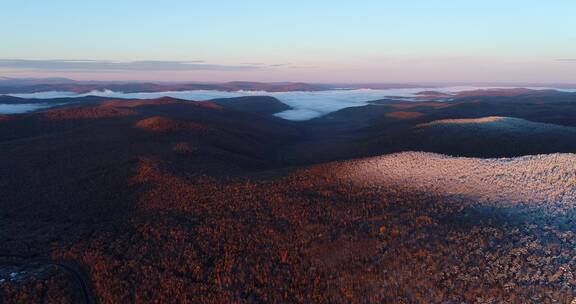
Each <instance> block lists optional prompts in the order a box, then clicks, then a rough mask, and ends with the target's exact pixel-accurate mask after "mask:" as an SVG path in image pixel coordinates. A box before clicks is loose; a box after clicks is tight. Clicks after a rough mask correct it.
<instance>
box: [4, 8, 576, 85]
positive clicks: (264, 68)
mask: <svg viewBox="0 0 576 304" xmlns="http://www.w3.org/2000/svg"><path fill="white" fill-rule="evenodd" d="M0 11H2V19H1V21H0V23H1V24H0V25H1V26H0V41H1V42H0V76H3V77H69V78H73V79H80V80H154V81H232V80H249V81H305V82H373V83H376V82H472V83H473V82H535V83H576V18H575V17H574V16H576V1H574V0H550V1H536V0H523V1H517V0H507V1H502V0H499V1H496V0H483V1H476V0H470V1H461V0H460V1H456V0H453V1H452V0H444V1H440V0H439V1H429V0H426V1H425V0H405V1H383V0H373V1H370V0H355V1H348V0H346V1H342V0H331V1H326V0H315V1H312V0H307V1H303V0H291V1H265V0H261V1H257V0H245V1H232V0H211V1H201V0H198V1H185V0H163V1H152V0H150V1H147V0H138V1H136V0H99V1H78V0H51V1H46V0H2V1H0Z"/></svg>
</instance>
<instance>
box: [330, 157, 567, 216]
mask: <svg viewBox="0 0 576 304" xmlns="http://www.w3.org/2000/svg"><path fill="white" fill-rule="evenodd" d="M333 166H336V167H335V168H331V169H332V170H331V172H336V174H337V176H338V177H339V178H342V179H345V180H349V181H351V182H353V183H358V184H361V185H363V186H376V187H381V186H386V185H390V184H394V185H402V186H405V187H407V188H411V189H414V190H416V191H426V192H431V193H435V194H440V195H448V196H460V197H466V198H470V199H473V200H475V201H478V202H485V203H496V204H498V205H499V206H502V207H506V206H514V205H518V204H524V203H525V204H528V205H531V206H535V207H543V208H544V209H545V210H547V211H549V212H566V211H568V210H570V209H572V208H573V207H575V206H576V154H550V155H536V156H524V157H517V158H501V159H478V158H465V157H449V156H445V155H441V154H433V153H422V152H405V153H398V154H392V155H386V156H381V157H374V158H367V159H361V160H355V161H347V162H341V163H337V164H334V165H333Z"/></svg>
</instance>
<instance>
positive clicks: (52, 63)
mask: <svg viewBox="0 0 576 304" xmlns="http://www.w3.org/2000/svg"><path fill="white" fill-rule="evenodd" d="M0 68H5V69H13V70H14V69H15V70H31V71H49V72H129V71H246V70H259V69H262V68H263V67H262V66H260V65H250V64H242V65H221V64H211V63H206V62H203V61H161V60H145V61H112V60H61V59H54V60H31V59H0Z"/></svg>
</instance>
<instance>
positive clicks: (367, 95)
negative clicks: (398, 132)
mask: <svg viewBox="0 0 576 304" xmlns="http://www.w3.org/2000/svg"><path fill="white" fill-rule="evenodd" d="M488 88H496V87H469V86H460V87H444V88H435V89H434V90H435V91H439V92H445V93H456V92H461V91H469V90H476V89H488ZM532 89H551V88H534V87H533V88H532ZM425 90H430V89H429V88H407V89H381V90H372V89H357V90H332V91H317V92H303V91H296V92H258V91H237V92H227V91H204V90H197V91H178V92H146V93H123V92H114V91H109V90H106V91H92V92H89V93H85V94H77V93H73V92H38V93H26V94H10V95H11V96H16V97H22V98H39V99H45V98H59V97H81V96H87V95H96V96H103V97H111V98H127V99H154V98H160V97H163V96H170V97H174V98H180V99H186V100H209V99H214V98H228V97H239V96H257V95H267V96H272V97H275V98H277V99H278V100H280V101H281V102H283V103H285V104H287V105H288V106H290V107H291V108H292V109H291V110H287V111H283V112H280V113H277V114H276V116H278V117H280V118H283V119H287V120H295V121H302V120H308V119H313V118H316V117H320V116H322V115H326V114H329V113H332V112H334V111H338V110H341V109H344V108H349V107H361V106H364V105H367V104H368V102H369V101H373V100H377V99H382V98H386V97H388V96H395V97H404V98H408V99H409V98H413V97H415V94H416V93H418V92H421V91H425ZM557 90H560V91H567V92H573V91H575V90H573V89H557ZM0 113H2V109H1V108H0Z"/></svg>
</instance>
